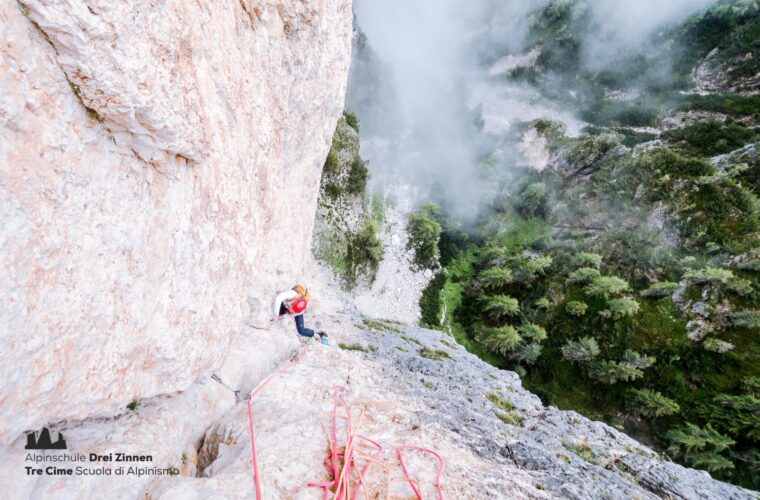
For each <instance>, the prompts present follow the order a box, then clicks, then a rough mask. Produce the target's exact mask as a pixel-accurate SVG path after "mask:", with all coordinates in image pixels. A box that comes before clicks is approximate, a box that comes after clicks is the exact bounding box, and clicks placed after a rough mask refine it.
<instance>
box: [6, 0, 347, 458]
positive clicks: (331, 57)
mask: <svg viewBox="0 0 760 500" xmlns="http://www.w3.org/2000/svg"><path fill="white" fill-rule="evenodd" d="M0 19H1V20H2V25H3V44H2V47H0V89H2V93H1V95H2V98H0V221H2V223H1V224H0V267H1V268H2V269H3V271H2V273H0V293H2V296H3V298H4V300H3V301H2V305H0V325H2V326H1V327H0V330H2V331H0V352H2V353H3V354H4V356H5V357H6V359H9V360H13V362H12V363H4V364H3V365H2V367H0V379H2V380H3V383H2V386H3V390H2V395H0V420H2V424H0V445H2V446H5V445H7V444H8V443H9V442H10V441H11V440H13V439H16V438H17V437H18V436H20V435H21V432H22V431H25V430H31V429H36V428H39V427H40V426H42V425H44V424H46V423H48V422H55V421H57V420H62V419H76V418H84V417H88V416H93V415H111V414H113V413H116V412H117V411H121V410H123V409H124V406H125V405H126V404H127V403H129V402H130V401H131V400H132V399H135V398H141V397H150V396H154V395H157V394H163V393H171V392H175V391H180V390H183V389H185V388H187V387H188V386H189V385H190V384H191V383H192V382H193V381H194V380H195V379H197V378H198V377H199V376H201V375H207V374H208V373H209V372H210V371H211V370H212V369H214V368H215V367H216V366H217V365H218V364H219V363H220V360H221V359H223V357H224V356H225V354H226V352H227V350H228V347H229V344H230V340H231V338H232V337H233V336H234V334H237V333H238V331H239V330H240V327H241V321H242V320H243V318H245V317H246V316H247V314H248V312H249V310H250V311H251V312H252V313H253V315H254V316H258V317H261V318H263V317H264V315H265V314H267V312H268V306H269V298H270V296H271V293H272V292H273V291H274V289H275V288H276V287H282V286H290V285H292V283H290V281H291V280H292V279H293V277H294V276H297V275H298V274H299V273H301V272H302V271H303V268H304V265H305V263H306V262H307V261H308V260H309V259H310V257H309V242H310V240H311V231H312V223H311V222H310V221H311V220H312V217H311V214H313V213H314V210H315V208H316V201H317V191H316V189H315V186H317V185H318V184H319V176H320V171H321V167H322V164H323V162H324V158H325V156H326V154H327V151H328V148H329V144H330V139H331V135H332V132H333V130H334V127H335V123H336V121H337V119H338V117H339V116H340V113H341V110H342V107H343V97H344V94H345V87H346V80H347V74H348V65H349V60H350V43H351V19H352V15H351V5H350V0H324V1H320V2H303V1H295V0H292V1H274V0H261V1H251V0H241V1H240V2H231V3H218V4H213V5H212V4H206V3H195V2H182V1H179V0H168V1H165V2H150V3H144V2H106V1H102V0H87V1H84V2H82V1H70V0H22V1H20V2H18V3H17V2H14V1H11V0H2V2H0ZM304 214H305V215H304ZM246 297H247V298H248V300H246Z"/></svg>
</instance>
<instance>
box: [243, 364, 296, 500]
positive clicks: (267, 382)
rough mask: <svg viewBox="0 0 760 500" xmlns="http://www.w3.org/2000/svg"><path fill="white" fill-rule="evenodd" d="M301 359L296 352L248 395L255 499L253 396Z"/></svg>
mask: <svg viewBox="0 0 760 500" xmlns="http://www.w3.org/2000/svg"><path fill="white" fill-rule="evenodd" d="M302 359H303V358H302V356H300V353H298V354H297V355H296V357H295V358H293V359H292V360H291V361H290V362H288V363H286V364H284V365H282V366H281V367H280V368H279V369H278V370H277V371H275V372H274V373H272V374H270V375H269V376H268V377H266V378H265V379H264V380H262V381H261V382H259V385H257V386H256V387H255V388H254V389H253V390H252V391H251V394H250V396H249V397H248V424H249V425H248V429H249V431H250V433H251V462H252V463H253V487H254V489H255V490H256V500H261V475H260V474H259V457H258V453H257V451H256V433H255V431H254V425H253V398H255V397H256V395H257V394H258V393H260V392H261V391H262V390H264V388H265V387H266V386H267V385H269V382H271V381H272V379H273V378H274V377H275V375H278V374H280V373H283V372H285V371H287V370H288V369H289V368H290V367H292V366H293V365H295V364H297V363H299V362H301V360H302Z"/></svg>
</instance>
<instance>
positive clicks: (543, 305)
mask: <svg viewBox="0 0 760 500" xmlns="http://www.w3.org/2000/svg"><path fill="white" fill-rule="evenodd" d="M533 304H534V305H535V306H536V307H537V308H539V309H550V308H551V306H552V303H551V301H550V300H549V299H547V298H546V297H541V298H540V299H538V300H536V301H535V302H534V303H533Z"/></svg>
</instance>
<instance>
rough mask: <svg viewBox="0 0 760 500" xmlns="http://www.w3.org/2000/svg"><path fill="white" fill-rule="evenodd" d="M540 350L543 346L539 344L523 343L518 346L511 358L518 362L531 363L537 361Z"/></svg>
mask: <svg viewBox="0 0 760 500" xmlns="http://www.w3.org/2000/svg"><path fill="white" fill-rule="evenodd" d="M542 350H543V347H541V344H535V343H532V344H525V345H523V346H520V348H519V349H517V351H515V353H514V354H513V355H512V359H514V360H515V361H517V362H519V363H525V364H527V365H532V364H535V362H536V361H538V358H539V357H540V356H541V351H542Z"/></svg>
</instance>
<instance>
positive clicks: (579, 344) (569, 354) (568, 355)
mask: <svg viewBox="0 0 760 500" xmlns="http://www.w3.org/2000/svg"><path fill="white" fill-rule="evenodd" d="M600 352H601V350H600V349H599V344H598V343H597V341H596V339H594V338H592V337H583V338H581V339H579V340H571V341H569V342H568V343H566V344H565V345H564V346H562V357H563V358H565V359H566V360H567V361H570V362H572V363H587V362H589V361H591V360H593V359H594V358H596V357H597V356H598V355H599V353H600Z"/></svg>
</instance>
